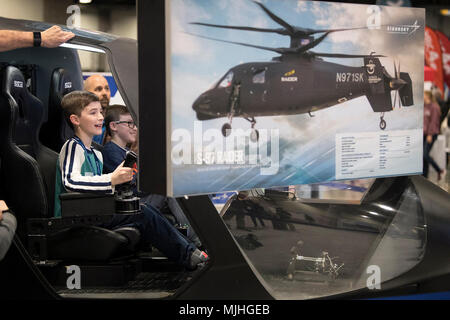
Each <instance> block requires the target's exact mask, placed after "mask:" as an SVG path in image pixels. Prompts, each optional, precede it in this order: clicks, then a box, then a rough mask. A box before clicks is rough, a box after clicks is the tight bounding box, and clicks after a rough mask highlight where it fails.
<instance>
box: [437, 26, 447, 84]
mask: <svg viewBox="0 0 450 320" xmlns="http://www.w3.org/2000/svg"><path fill="white" fill-rule="evenodd" d="M436 34H437V36H438V38H439V42H440V44H441V52H442V68H443V69H444V80H445V83H446V84H447V87H449V88H450V40H449V39H448V38H447V36H446V35H445V34H443V33H442V32H440V31H436Z"/></svg>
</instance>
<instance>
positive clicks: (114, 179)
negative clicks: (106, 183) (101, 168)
mask: <svg viewBox="0 0 450 320" xmlns="http://www.w3.org/2000/svg"><path fill="white" fill-rule="evenodd" d="M124 162H125V161H124ZM124 162H122V163H121V164H120V165H119V166H118V167H117V168H116V170H114V171H113V173H112V174H111V184H112V185H113V186H115V185H118V184H122V183H125V182H129V181H131V180H132V179H133V168H128V167H124V166H123V164H124Z"/></svg>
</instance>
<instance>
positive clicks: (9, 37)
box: [0, 26, 75, 51]
mask: <svg viewBox="0 0 450 320" xmlns="http://www.w3.org/2000/svg"><path fill="white" fill-rule="evenodd" d="M73 37H75V34H73V33H72V32H67V31H63V30H62V29H61V27H59V26H52V27H50V28H48V29H47V30H44V31H42V32H31V31H16V30H0V51H8V50H14V49H19V48H26V47H33V46H35V47H45V48H55V47H58V46H59V45H61V44H63V43H64V42H66V41H68V40H70V39H72V38H73ZM35 38H36V39H35Z"/></svg>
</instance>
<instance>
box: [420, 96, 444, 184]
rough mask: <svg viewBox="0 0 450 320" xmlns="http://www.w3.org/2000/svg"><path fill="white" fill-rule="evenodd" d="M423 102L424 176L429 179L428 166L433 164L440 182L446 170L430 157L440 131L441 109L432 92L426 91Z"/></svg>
mask: <svg viewBox="0 0 450 320" xmlns="http://www.w3.org/2000/svg"><path fill="white" fill-rule="evenodd" d="M423 101H424V109H423V160H424V161H423V175H424V177H426V178H428V165H429V164H431V166H432V167H433V168H434V170H436V172H437V173H438V180H441V178H442V176H443V174H444V170H443V169H441V168H439V166H438V164H437V163H436V161H435V160H434V159H433V158H432V157H431V155H430V151H431V148H432V147H433V144H434V142H435V141H436V138H437V136H438V134H439V131H440V126H441V122H440V119H441V109H440V107H439V105H438V104H437V103H436V100H435V99H434V96H433V94H432V93H431V91H425V93H424V97H423Z"/></svg>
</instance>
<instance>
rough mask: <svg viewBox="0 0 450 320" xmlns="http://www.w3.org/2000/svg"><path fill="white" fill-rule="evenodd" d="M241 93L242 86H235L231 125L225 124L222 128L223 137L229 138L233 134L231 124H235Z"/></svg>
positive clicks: (231, 102)
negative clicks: (234, 119)
mask: <svg viewBox="0 0 450 320" xmlns="http://www.w3.org/2000/svg"><path fill="white" fill-rule="evenodd" d="M240 92H241V85H240V84H235V85H233V93H232V94H231V97H230V112H229V113H228V121H229V123H225V124H224V125H223V126H222V135H223V136H224V137H228V136H229V135H230V134H231V123H232V122H233V117H234V115H235V114H236V109H237V108H236V107H237V105H238V103H239V95H240Z"/></svg>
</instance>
